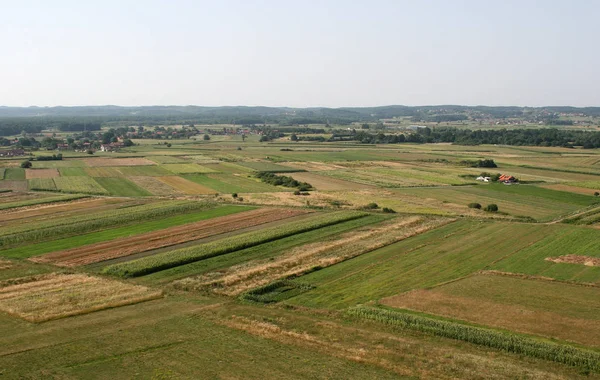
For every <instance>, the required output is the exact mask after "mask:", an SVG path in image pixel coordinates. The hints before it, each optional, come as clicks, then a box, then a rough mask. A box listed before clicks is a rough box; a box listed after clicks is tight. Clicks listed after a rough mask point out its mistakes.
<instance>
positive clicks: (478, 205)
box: [469, 203, 497, 209]
mask: <svg viewBox="0 0 600 380" xmlns="http://www.w3.org/2000/svg"><path fill="white" fill-rule="evenodd" d="M496 207H497V206H496ZM469 208H476V209H481V205H480V204H479V203H469Z"/></svg>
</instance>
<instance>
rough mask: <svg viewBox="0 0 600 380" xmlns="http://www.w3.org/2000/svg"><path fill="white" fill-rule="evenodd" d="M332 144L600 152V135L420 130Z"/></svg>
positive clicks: (356, 136)
mask: <svg viewBox="0 0 600 380" xmlns="http://www.w3.org/2000/svg"><path fill="white" fill-rule="evenodd" d="M332 140H353V141H359V142H361V143H365V144H395V143H403V142H412V143H442V142H444V143H454V144H459V145H479V144H498V145H530V146H560V147H570V148H572V147H573V146H582V147H583V148H585V149H591V148H600V132H587V131H574V130H566V129H554V128H541V129H497V130H470V129H459V128H451V127H442V128H433V129H432V128H429V127H426V128H419V129H418V130H417V131H416V132H415V133H411V134H408V135H404V134H387V135H386V134H384V133H378V134H372V133H369V132H366V131H362V130H361V131H358V132H357V131H352V132H351V133H347V134H344V135H334V136H333V137H332Z"/></svg>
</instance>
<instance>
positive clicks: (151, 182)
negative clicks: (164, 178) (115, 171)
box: [127, 176, 183, 196]
mask: <svg viewBox="0 0 600 380" xmlns="http://www.w3.org/2000/svg"><path fill="white" fill-rule="evenodd" d="M127 179H128V180H130V181H131V182H133V183H135V184H136V185H138V186H139V187H141V188H143V189H145V190H146V191H148V192H150V193H151V194H153V195H162V196H168V195H181V194H183V193H181V192H180V191H178V190H176V189H175V188H174V187H172V186H169V185H167V184H166V183H164V182H161V181H159V180H158V179H156V178H155V177H147V176H133V177H127Z"/></svg>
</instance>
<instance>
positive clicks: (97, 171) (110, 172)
mask: <svg viewBox="0 0 600 380" xmlns="http://www.w3.org/2000/svg"><path fill="white" fill-rule="evenodd" d="M85 172H86V174H87V175H88V176H90V177H95V178H97V177H123V174H122V173H121V172H120V171H119V170H117V168H111V167H94V168H85Z"/></svg>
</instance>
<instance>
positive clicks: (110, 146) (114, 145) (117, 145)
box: [100, 142, 124, 152]
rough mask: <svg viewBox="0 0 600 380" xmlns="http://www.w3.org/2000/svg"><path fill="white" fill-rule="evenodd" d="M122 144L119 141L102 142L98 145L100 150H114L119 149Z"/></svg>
mask: <svg viewBox="0 0 600 380" xmlns="http://www.w3.org/2000/svg"><path fill="white" fill-rule="evenodd" d="M123 146H124V144H123V143H120V142H116V143H110V144H102V145H100V151H102V152H114V151H116V150H119V149H120V148H122V147H123Z"/></svg>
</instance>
